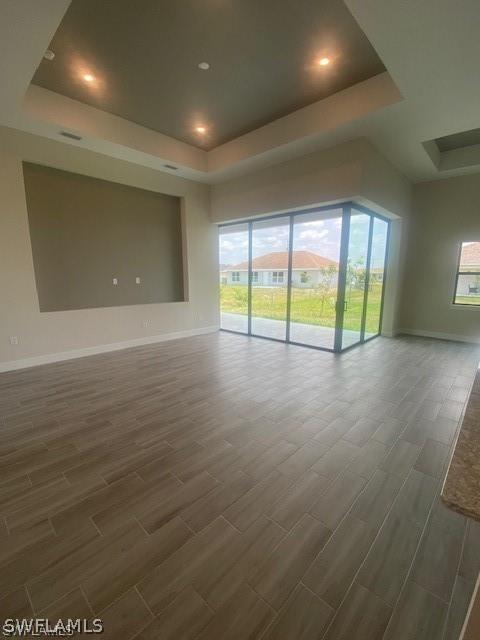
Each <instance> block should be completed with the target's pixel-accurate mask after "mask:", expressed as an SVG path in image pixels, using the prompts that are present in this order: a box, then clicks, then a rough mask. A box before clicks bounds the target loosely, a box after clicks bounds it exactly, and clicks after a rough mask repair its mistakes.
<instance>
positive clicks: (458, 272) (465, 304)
mask: <svg viewBox="0 0 480 640" xmlns="http://www.w3.org/2000/svg"><path fill="white" fill-rule="evenodd" d="M469 242H478V240H462V241H461V242H460V245H459V249H458V258H457V270H456V275H455V286H454V289H453V300H452V304H453V305H454V306H455V307H463V308H467V309H475V308H477V309H478V308H480V302H476V303H472V304H470V303H468V302H457V301H456V299H457V295H458V294H457V290H458V280H459V278H460V276H479V277H480V271H462V270H461V268H460V267H461V262H462V249H463V245H464V244H467V243H469ZM479 288H480V286H479ZM479 295H480V294H479Z"/></svg>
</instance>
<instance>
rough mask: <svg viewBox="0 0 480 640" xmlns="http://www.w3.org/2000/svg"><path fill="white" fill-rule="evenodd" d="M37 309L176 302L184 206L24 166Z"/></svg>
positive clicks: (180, 280)
mask: <svg viewBox="0 0 480 640" xmlns="http://www.w3.org/2000/svg"><path fill="white" fill-rule="evenodd" d="M23 180H24V184H25V195H26V200H27V210H28V221H29V227H30V239H31V243H32V254H33V262H34V266H35V277H36V282H37V293H38V299H39V305H40V311H65V310H71V309H90V308H93V307H116V306H119V305H132V304H148V303H155V302H181V301H183V300H184V293H183V289H184V287H183V262H182V225H181V206H180V204H181V201H180V198H178V197H176V196H169V195H165V194H163V193H156V192H155V191H147V190H146V189H138V188H135V187H130V186H127V185H124V184H119V183H118V182H111V181H109V180H99V179H98V178H92V177H90V176H84V175H81V174H79V173H72V172H70V171H60V170H59V169H52V168H51V167H44V166H42V165H38V164H31V163H30V162H24V163H23Z"/></svg>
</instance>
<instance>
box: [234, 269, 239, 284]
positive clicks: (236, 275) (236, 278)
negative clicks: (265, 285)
mask: <svg viewBox="0 0 480 640" xmlns="http://www.w3.org/2000/svg"><path fill="white" fill-rule="evenodd" d="M232 282H240V271H232Z"/></svg>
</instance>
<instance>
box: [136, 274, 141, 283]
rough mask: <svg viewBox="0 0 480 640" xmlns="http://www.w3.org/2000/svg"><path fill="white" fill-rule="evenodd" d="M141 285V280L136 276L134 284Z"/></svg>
mask: <svg viewBox="0 0 480 640" xmlns="http://www.w3.org/2000/svg"><path fill="white" fill-rule="evenodd" d="M140 283H141V279H140V278H139V277H138V276H137V277H136V278H135V284H140Z"/></svg>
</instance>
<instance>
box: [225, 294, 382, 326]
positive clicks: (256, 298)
mask: <svg viewBox="0 0 480 640" xmlns="http://www.w3.org/2000/svg"><path fill="white" fill-rule="evenodd" d="M247 296H248V290H247V287H246V286H245V285H225V284H223V285H220V305H221V310H222V311H224V312H228V313H238V314H241V315H247V309H248V299H247ZM381 297H382V288H381V285H379V284H375V285H372V289H371V291H370V293H369V296H368V309H367V321H366V327H365V329H366V331H367V333H377V331H378V323H379V318H380V304H381ZM286 299H287V289H286V287H253V288H252V314H253V315H254V316H256V317H258V318H271V319H273V320H284V319H285V308H286ZM346 299H347V308H346V311H345V316H344V328H345V329H351V330H353V331H357V330H359V329H360V321H361V313H362V307H363V291H362V290H359V289H353V290H351V291H347V296H346ZM290 318H291V321H292V322H300V323H304V324H313V325H320V326H322V327H335V292H334V291H332V292H330V293H329V294H328V295H325V296H323V298H322V295H321V294H320V293H319V291H318V289H295V288H294V289H292V303H291V313H290Z"/></svg>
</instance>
